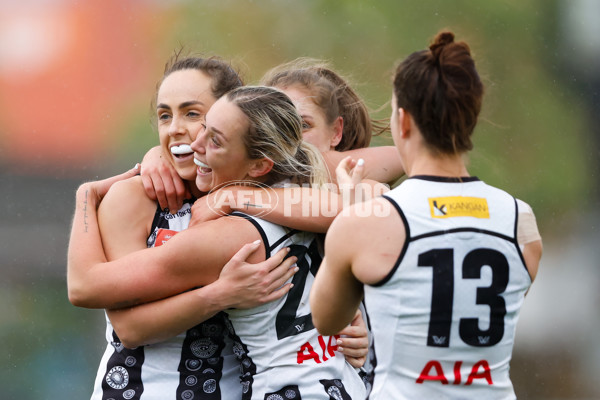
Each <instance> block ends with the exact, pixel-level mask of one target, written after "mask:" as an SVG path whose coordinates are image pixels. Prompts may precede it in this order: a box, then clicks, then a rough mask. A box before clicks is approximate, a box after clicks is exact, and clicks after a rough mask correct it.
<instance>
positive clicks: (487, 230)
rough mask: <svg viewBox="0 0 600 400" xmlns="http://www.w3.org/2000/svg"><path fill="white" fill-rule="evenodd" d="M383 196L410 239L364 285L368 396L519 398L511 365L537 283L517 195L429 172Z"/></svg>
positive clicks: (474, 180) (468, 179) (476, 182)
mask: <svg viewBox="0 0 600 400" xmlns="http://www.w3.org/2000/svg"><path fill="white" fill-rule="evenodd" d="M385 198H387V199H388V200H389V201H390V202H391V203H392V204H393V205H394V207H395V209H396V210H397V212H398V213H399V214H400V217H401V219H402V221H403V223H404V226H405V228H406V241H405V244H404V246H403V247H402V248H401V249H400V248H398V251H399V253H400V255H399V257H398V259H397V261H396V263H395V265H394V267H393V268H392V270H391V271H390V273H389V274H388V275H387V276H386V277H385V278H384V279H383V280H382V281H381V282H379V283H378V284H376V285H372V286H369V285H366V286H365V303H366V308H367V312H368V313H369V316H370V318H371V323H372V329H373V334H374V337H375V343H374V348H375V355H376V359H377V367H376V369H375V378H374V383H373V391H372V394H371V398H373V399H375V398H377V399H380V398H381V399H416V398H420V399H425V398H427V399H446V398H452V399H465V398H472V399H474V398H481V399H484V398H485V399H512V398H515V394H514V390H513V387H512V383H511V381H510V377H509V362H510V359H511V353H512V348H513V343H514V335H515V328H516V324H517V318H518V314H519V310H520V308H521V305H522V303H523V298H524V296H525V293H526V291H527V289H528V288H529V286H530V284H531V278H530V276H529V273H528V271H527V268H526V267H525V263H524V260H523V256H522V253H521V250H520V248H519V244H518V243H517V239H516V237H517V222H518V221H517V219H518V215H519V212H518V211H519V210H518V208H519V206H518V202H517V200H516V199H515V198H514V197H512V196H511V195H509V194H507V193H506V192H504V191H502V190H500V189H497V188H494V187H492V186H489V185H487V184H485V183H484V182H482V181H480V180H478V179H477V178H474V177H469V178H462V179H453V178H441V177H431V176H418V177H412V178H409V179H407V180H406V181H405V182H403V183H402V184H401V185H400V186H399V187H397V188H396V189H394V190H392V191H390V192H388V193H387V194H386V195H385ZM392 212H393V211H392Z"/></svg>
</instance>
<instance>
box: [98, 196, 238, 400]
mask: <svg viewBox="0 0 600 400" xmlns="http://www.w3.org/2000/svg"><path fill="white" fill-rule="evenodd" d="M192 203H193V201H192V200H190V201H186V202H185V204H184V205H183V207H182V208H181V209H180V210H179V211H178V212H177V213H176V214H170V213H168V212H165V211H163V210H161V209H160V207H158V208H157V211H156V213H155V216H154V220H153V223H152V233H151V234H150V236H149V237H148V240H147V245H148V247H156V246H161V245H163V244H164V243H165V242H166V241H168V240H169V239H170V238H171V237H173V236H174V235H175V234H176V233H177V232H179V231H181V230H183V229H186V228H187V227H188V224H189V221H190V218H191V205H192ZM226 319H227V316H226V315H225V314H224V313H219V314H217V315H216V316H214V317H213V318H211V319H209V320H207V321H205V322H203V323H201V324H199V325H197V326H195V327H193V328H192V329H189V330H188V331H187V332H186V333H184V334H181V335H178V336H176V337H173V338H170V339H168V340H165V341H164V342H160V343H157V344H153V345H148V346H140V347H137V348H135V349H127V348H125V347H123V345H122V344H121V341H120V340H119V338H118V336H117V334H116V332H114V330H113V328H112V325H111V323H110V321H109V320H108V318H106V321H107V329H106V338H107V341H108V346H107V348H106V351H105V353H104V356H103V357H102V361H101V363H100V368H99V369H98V374H97V377H96V384H95V388H94V393H93V395H92V399H93V400H96V399H98V400H99V399H103V400H108V399H126V400H130V399H140V400H153V399H155V400H164V399H173V400H175V399H177V400H191V399H195V400H221V399H223V400H229V399H239V398H240V397H241V386H240V384H239V377H238V375H239V362H238V361H237V360H236V358H235V356H234V354H233V342H232V340H231V338H230V334H229V332H228V331H227V329H228V327H229V324H228V323H227V322H226Z"/></svg>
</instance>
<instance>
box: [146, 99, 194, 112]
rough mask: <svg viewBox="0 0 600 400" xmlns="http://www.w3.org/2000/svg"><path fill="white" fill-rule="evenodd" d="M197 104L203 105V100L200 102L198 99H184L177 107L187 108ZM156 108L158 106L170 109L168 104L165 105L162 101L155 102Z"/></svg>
mask: <svg viewBox="0 0 600 400" xmlns="http://www.w3.org/2000/svg"><path fill="white" fill-rule="evenodd" d="M197 105H201V106H203V105H204V103H203V102H201V101H198V100H191V101H184V102H183V103H181V104H180V105H179V107H178V108H179V109H184V108H187V107H190V106H197ZM156 108H157V109H158V108H164V109H167V110H170V109H171V107H170V106H169V105H167V104H164V103H160V104H157V105H156Z"/></svg>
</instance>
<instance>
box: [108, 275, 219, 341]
mask: <svg viewBox="0 0 600 400" xmlns="http://www.w3.org/2000/svg"><path fill="white" fill-rule="evenodd" d="M225 308H228V304H227V302H226V301H225V300H223V299H222V295H221V293H219V292H218V291H217V290H215V287H214V286H213V285H208V286H205V287H202V288H199V289H195V290H191V291H189V292H185V293H181V294H179V295H176V296H173V297H169V298H166V299H163V300H158V301H155V302H151V303H146V304H142V305H139V306H136V307H132V308H127V309H119V310H107V314H108V317H109V318H110V321H111V323H112V325H113V327H114V329H115V331H116V332H117V335H118V336H119V339H120V340H121V342H122V343H123V345H124V346H125V347H128V348H134V347H137V346H142V345H146V344H153V343H158V342H161V341H164V340H166V339H168V338H171V337H173V336H176V335H178V334H180V333H181V332H184V331H186V330H188V329H190V328H192V327H194V326H196V325H198V324H199V323H201V322H204V321H206V320H208V319H209V318H211V317H212V316H214V315H215V314H217V313H218V312H219V311H221V310H223V309H225Z"/></svg>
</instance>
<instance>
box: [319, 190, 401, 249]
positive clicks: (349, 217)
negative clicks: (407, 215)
mask: <svg viewBox="0 0 600 400" xmlns="http://www.w3.org/2000/svg"><path fill="white" fill-rule="evenodd" d="M399 222H400V223H401V219H400V215H399V214H398V212H397V211H396V210H395V209H394V206H393V204H392V203H391V202H390V201H389V200H387V199H386V198H384V197H382V196H379V197H375V198H373V199H370V200H367V201H364V202H359V203H355V204H353V205H351V206H348V207H344V209H343V210H342V211H341V212H340V213H339V214H338V216H337V217H336V218H335V219H334V221H333V223H332V224H331V227H330V228H329V230H328V231H327V235H328V236H329V235H330V233H331V235H336V236H337V235H339V237H343V238H348V240H351V238H352V237H355V238H365V237H367V236H369V237H371V238H373V239H375V238H376V236H377V235H380V234H385V232H389V231H390V229H394V226H397V225H398V223H399Z"/></svg>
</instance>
